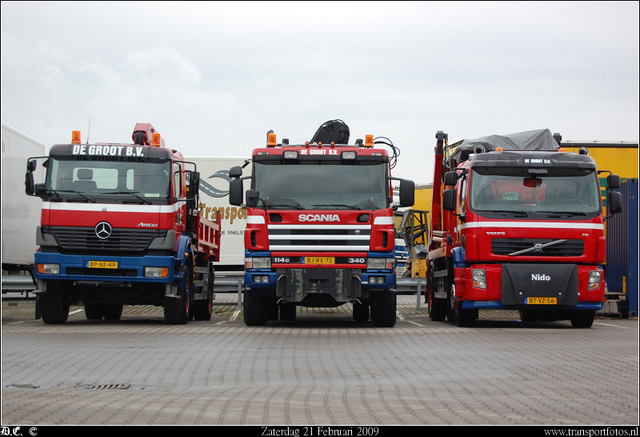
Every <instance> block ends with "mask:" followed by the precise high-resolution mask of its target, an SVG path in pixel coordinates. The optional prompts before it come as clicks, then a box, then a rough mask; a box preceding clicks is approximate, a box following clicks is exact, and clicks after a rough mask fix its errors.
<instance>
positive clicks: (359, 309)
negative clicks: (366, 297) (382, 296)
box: [353, 302, 369, 323]
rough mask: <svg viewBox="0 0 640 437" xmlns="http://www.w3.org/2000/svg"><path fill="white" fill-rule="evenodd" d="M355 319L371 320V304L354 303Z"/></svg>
mask: <svg viewBox="0 0 640 437" xmlns="http://www.w3.org/2000/svg"><path fill="white" fill-rule="evenodd" d="M353 320H355V321H356V322H358V323H364V322H368V321H369V305H368V304H366V303H361V302H354V303H353Z"/></svg>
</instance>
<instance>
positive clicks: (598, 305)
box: [462, 300, 603, 311]
mask: <svg viewBox="0 0 640 437" xmlns="http://www.w3.org/2000/svg"><path fill="white" fill-rule="evenodd" d="M602 307H603V304H602V302H583V303H579V304H578V305H575V306H571V307H562V309H563V310H596V311H598V310H601V309H602ZM536 308H537V309H540V306H537V307H536ZM545 308H546V309H550V310H553V309H554V307H553V305H545ZM462 309H465V310H470V309H494V310H513V309H521V307H518V308H512V307H510V306H504V305H502V303H501V302H500V301H471V300H466V301H464V302H462Z"/></svg>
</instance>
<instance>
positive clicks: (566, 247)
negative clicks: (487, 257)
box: [491, 238, 584, 256]
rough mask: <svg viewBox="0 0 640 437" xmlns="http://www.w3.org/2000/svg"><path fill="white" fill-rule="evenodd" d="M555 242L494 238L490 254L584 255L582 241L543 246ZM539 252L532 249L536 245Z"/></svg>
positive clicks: (550, 240)
mask: <svg viewBox="0 0 640 437" xmlns="http://www.w3.org/2000/svg"><path fill="white" fill-rule="evenodd" d="M554 241H557V240H552V239H533V238H532V239H524V238H495V239H493V240H491V252H493V254H494V255H510V254H512V253H515V252H520V251H524V250H527V249H532V250H528V251H527V252H524V253H520V254H518V256H581V255H582V254H583V253H584V241H582V240H566V241H563V242H560V243H557V244H553V245H549V246H545V245H546V244H548V243H551V242H554ZM537 244H538V245H540V246H539V250H535V249H533V248H534V247H535V246H536V245H537Z"/></svg>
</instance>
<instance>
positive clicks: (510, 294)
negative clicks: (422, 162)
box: [425, 130, 622, 328]
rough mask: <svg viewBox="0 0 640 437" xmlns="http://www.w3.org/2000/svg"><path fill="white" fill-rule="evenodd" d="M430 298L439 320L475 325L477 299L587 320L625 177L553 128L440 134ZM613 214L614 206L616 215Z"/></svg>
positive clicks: (530, 313)
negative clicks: (574, 148)
mask: <svg viewBox="0 0 640 437" xmlns="http://www.w3.org/2000/svg"><path fill="white" fill-rule="evenodd" d="M436 139H437V142H436V148H435V170H434V182H433V194H432V195H433V198H432V207H431V214H432V216H431V224H430V229H429V243H428V244H429V251H428V267H427V285H426V288H425V300H426V302H427V303H428V306H429V316H430V318H431V319H432V320H437V321H442V320H445V319H449V320H450V321H453V322H454V323H455V324H457V325H459V326H469V325H472V324H473V323H474V321H475V320H476V319H477V317H478V310H479V309H514V310H519V311H520V316H521V319H522V320H523V321H537V320H571V323H572V325H573V326H574V327H583V328H588V327H590V326H591V325H592V323H593V320H594V315H595V312H596V311H597V310H599V309H601V308H602V305H603V302H604V300H605V297H604V290H605V284H604V271H603V267H602V264H603V263H604V261H605V254H606V246H605V244H606V241H605V236H604V220H605V219H606V218H607V217H605V216H604V215H603V205H602V203H603V202H602V196H601V187H600V183H599V181H598V174H599V173H609V175H608V176H607V187H606V189H607V196H606V200H607V202H608V205H607V210H608V212H607V214H615V213H617V212H620V211H621V209H622V207H621V198H620V195H619V193H617V192H610V189H613V188H617V187H619V185H620V178H619V177H618V176H616V175H612V174H610V172H607V171H603V170H601V171H598V169H597V167H596V163H595V162H594V161H593V159H591V157H589V156H588V151H587V150H586V149H581V150H580V152H579V153H567V152H564V151H563V149H561V148H560V141H561V137H559V136H558V135H557V134H556V135H552V134H551V132H550V131H549V130H537V131H529V132H521V133H517V134H510V135H491V136H487V137H482V138H478V139H474V140H462V141H459V142H457V143H455V144H451V145H449V144H448V135H447V134H445V133H443V132H441V131H440V132H438V133H437V134H436ZM609 216H610V215H609Z"/></svg>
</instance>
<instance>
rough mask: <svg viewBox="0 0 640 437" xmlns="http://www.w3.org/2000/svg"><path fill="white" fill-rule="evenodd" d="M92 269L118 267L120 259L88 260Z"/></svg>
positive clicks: (88, 264)
mask: <svg viewBox="0 0 640 437" xmlns="http://www.w3.org/2000/svg"><path fill="white" fill-rule="evenodd" d="M87 267H89V268H90V269H117V268H118V261H87Z"/></svg>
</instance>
